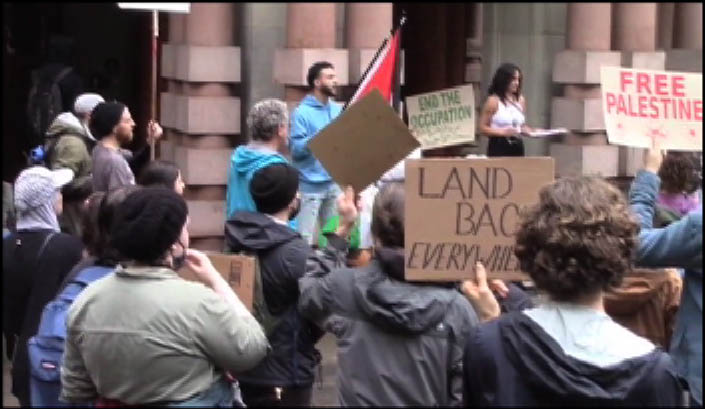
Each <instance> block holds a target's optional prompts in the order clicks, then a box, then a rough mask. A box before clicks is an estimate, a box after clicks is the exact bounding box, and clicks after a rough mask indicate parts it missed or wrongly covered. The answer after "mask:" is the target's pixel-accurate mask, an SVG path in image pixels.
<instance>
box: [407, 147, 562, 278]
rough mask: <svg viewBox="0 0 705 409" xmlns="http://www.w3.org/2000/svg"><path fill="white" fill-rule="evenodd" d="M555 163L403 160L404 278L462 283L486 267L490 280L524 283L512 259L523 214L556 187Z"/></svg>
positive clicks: (544, 160)
mask: <svg viewBox="0 0 705 409" xmlns="http://www.w3.org/2000/svg"><path fill="white" fill-rule="evenodd" d="M553 168H554V164H553V159H552V158H491V159H410V160H407V161H406V181H405V189H406V202H405V216H404V217H405V222H404V240H405V243H404V244H405V246H404V247H405V269H404V270H405V277H406V279H407V280H409V281H458V280H463V279H467V278H470V277H472V275H473V268H474V265H475V262H476V261H477V260H482V261H483V264H484V266H485V269H486V270H487V275H488V277H491V278H500V279H504V280H522V279H526V278H527V276H526V275H525V274H524V273H522V272H521V271H520V270H519V262H518V260H517V259H516V257H515V256H514V234H515V232H516V225H517V222H518V215H519V210H520V209H521V208H522V207H523V206H525V205H530V204H534V203H537V202H538V191H539V189H540V188H541V187H542V186H544V185H545V184H547V183H550V182H552V181H553V175H554V170H553Z"/></svg>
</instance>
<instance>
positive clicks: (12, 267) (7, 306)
mask: <svg viewBox="0 0 705 409" xmlns="http://www.w3.org/2000/svg"><path fill="white" fill-rule="evenodd" d="M73 177H74V173H73V171H71V170H70V169H58V170H54V171H52V170H49V169H47V168H45V167H43V166H34V167H30V168H27V169H25V170H24V171H22V172H21V173H20V175H19V176H18V177H17V180H16V181H15V192H14V202H15V211H16V214H17V231H16V233H13V234H10V235H9V236H7V237H5V238H4V239H3V244H2V251H3V258H2V274H3V284H4V286H3V297H2V301H3V309H2V310H3V311H2V312H3V335H4V336H5V342H6V343H7V356H8V359H10V360H11V361H12V370H11V376H12V394H13V395H15V396H16V397H17V399H18V400H19V402H20V406H22V407H27V406H29V405H30V402H29V397H30V392H29V358H28V355H27V340H28V339H29V338H30V337H31V336H33V335H34V334H36V333H37V328H38V326H39V319H40V318H41V313H42V309H43V308H44V305H46V303H47V302H49V301H50V300H51V299H52V298H53V297H54V295H55V294H56V291H57V290H58V288H59V285H60V284H61V282H62V280H63V279H64V277H65V276H66V274H68V272H69V271H70V270H71V268H72V267H73V266H74V265H75V264H76V263H77V262H78V261H79V260H80V259H81V253H82V251H83V245H82V244H81V240H80V239H79V238H78V237H75V236H71V235H68V234H64V233H61V232H60V229H59V221H58V218H57V216H58V215H59V214H61V211H62V207H63V206H62V196H61V188H62V187H63V186H64V185H66V184H67V183H69V182H71V180H72V179H73Z"/></svg>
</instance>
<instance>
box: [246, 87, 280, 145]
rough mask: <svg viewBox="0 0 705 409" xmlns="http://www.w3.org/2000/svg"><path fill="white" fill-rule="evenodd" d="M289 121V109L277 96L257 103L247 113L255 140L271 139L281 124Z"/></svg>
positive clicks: (248, 122) (265, 140) (248, 123)
mask: <svg viewBox="0 0 705 409" xmlns="http://www.w3.org/2000/svg"><path fill="white" fill-rule="evenodd" d="M288 123H289V109H288V108H287V106H286V104H285V103H284V102H283V101H281V100H279V99H276V98H268V99H264V100H262V101H259V102H258V103H256V104H255V105H254V106H253V107H252V108H251V109H250V112H249V113H248V114H247V127H248V128H249V130H250V137H251V138H252V139H253V140H255V141H264V142H268V141H271V140H272V138H274V136H275V135H276V134H277V131H278V130H279V127H280V126H283V125H286V124H288Z"/></svg>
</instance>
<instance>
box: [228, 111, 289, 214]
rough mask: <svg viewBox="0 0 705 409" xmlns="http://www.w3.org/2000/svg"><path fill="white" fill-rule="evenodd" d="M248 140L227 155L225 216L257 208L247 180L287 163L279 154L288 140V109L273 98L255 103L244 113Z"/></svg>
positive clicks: (252, 210)
mask: <svg viewBox="0 0 705 409" xmlns="http://www.w3.org/2000/svg"><path fill="white" fill-rule="evenodd" d="M247 128H248V130H249V131H250V141H249V142H248V143H247V145H241V146H238V147H237V148H236V149H235V150H234V151H233V153H232V155H231V156H230V166H229V169H228V187H227V191H226V195H225V219H226V220H229V219H230V218H232V216H233V214H235V212H238V211H250V212H254V211H257V208H256V207H255V202H254V201H253V200H252V196H251V195H250V181H251V180H252V176H253V175H254V174H255V172H257V171H258V170H260V169H262V168H264V167H267V166H269V165H271V164H273V163H289V161H288V160H287V159H286V158H285V157H284V156H283V155H282V154H281V153H280V152H282V151H283V150H284V148H285V147H286V146H287V145H288V143H289V112H288V108H287V106H286V104H285V103H284V102H283V101H281V100H279V99H275V98H268V99H264V100H262V101H259V102H258V103H256V104H255V105H254V106H252V108H250V112H249V113H248V114H247Z"/></svg>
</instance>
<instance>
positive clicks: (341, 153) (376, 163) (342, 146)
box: [308, 89, 419, 192]
mask: <svg viewBox="0 0 705 409" xmlns="http://www.w3.org/2000/svg"><path fill="white" fill-rule="evenodd" d="M418 146H419V142H418V141H417V140H416V139H415V138H414V137H413V135H411V132H409V128H407V126H406V125H405V124H404V122H402V120H401V119H399V115H397V113H396V112H394V110H393V109H392V107H390V106H389V103H388V102H387V101H385V100H384V98H383V97H382V95H381V94H380V93H379V91H377V90H376V89H375V90H373V91H372V92H370V93H369V94H367V95H366V96H365V97H364V98H362V99H361V100H359V101H358V102H356V103H354V104H353V105H350V106H349V107H348V108H347V109H346V110H345V111H343V113H341V114H340V116H339V117H338V118H336V119H335V121H333V122H332V123H331V124H329V125H328V126H327V127H325V128H324V129H323V130H321V131H320V132H319V133H318V135H316V136H315V137H314V138H313V139H311V141H310V142H309V143H308V147H309V148H310V149H311V151H312V152H313V155H314V156H315V157H316V158H317V159H318V160H319V161H320V162H321V164H322V165H323V167H324V168H326V170H327V171H328V173H329V174H330V175H331V177H332V178H333V180H335V182H336V183H338V184H339V185H340V186H341V187H343V186H346V185H351V186H352V187H353V188H354V189H355V191H356V192H360V191H362V190H363V189H365V188H366V187H367V186H368V185H369V184H370V183H374V182H376V181H377V180H378V179H379V178H380V177H381V176H382V175H383V174H384V172H386V171H387V170H389V168H391V167H392V166H394V165H395V164H396V163H397V162H399V161H400V160H402V159H404V158H405V157H406V156H407V155H408V154H409V152H411V151H412V150H414V149H416V148H417V147H418Z"/></svg>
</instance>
